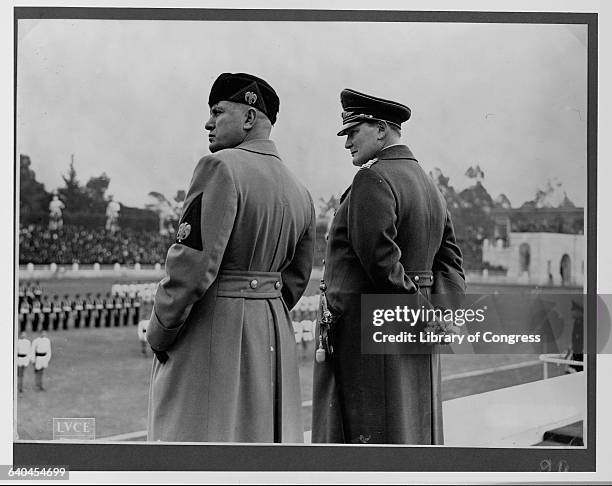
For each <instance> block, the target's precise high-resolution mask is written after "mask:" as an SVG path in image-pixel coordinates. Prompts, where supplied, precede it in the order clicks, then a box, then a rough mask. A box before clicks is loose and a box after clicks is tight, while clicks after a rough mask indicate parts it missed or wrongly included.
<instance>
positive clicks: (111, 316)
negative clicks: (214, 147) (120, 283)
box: [104, 292, 115, 327]
mask: <svg viewBox="0 0 612 486" xmlns="http://www.w3.org/2000/svg"><path fill="white" fill-rule="evenodd" d="M104 306H105V307H106V327H114V325H115V301H114V300H113V296H112V295H111V293H110V292H107V293H106V299H105V300H104Z"/></svg>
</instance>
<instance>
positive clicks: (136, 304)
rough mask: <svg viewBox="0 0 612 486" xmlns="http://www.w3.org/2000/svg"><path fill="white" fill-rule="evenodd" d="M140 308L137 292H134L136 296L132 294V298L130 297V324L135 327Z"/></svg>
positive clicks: (138, 320) (138, 319) (138, 318)
mask: <svg viewBox="0 0 612 486" xmlns="http://www.w3.org/2000/svg"><path fill="white" fill-rule="evenodd" d="M140 306H141V302H140V297H139V295H138V292H136V294H134V296H133V297H132V309H133V311H132V323H133V324H134V325H135V326H137V325H138V323H139V322H140ZM147 317H148V316H147Z"/></svg>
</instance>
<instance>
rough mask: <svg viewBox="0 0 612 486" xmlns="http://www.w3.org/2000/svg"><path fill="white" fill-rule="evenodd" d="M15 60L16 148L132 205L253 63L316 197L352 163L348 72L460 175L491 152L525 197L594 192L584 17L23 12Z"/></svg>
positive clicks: (424, 157)
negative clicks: (554, 21) (363, 18)
mask: <svg viewBox="0 0 612 486" xmlns="http://www.w3.org/2000/svg"><path fill="white" fill-rule="evenodd" d="M17 69H18V73H17V82H18V86H17V153H18V154H27V155H29V156H30V157H31V160H32V167H33V169H34V170H35V171H36V174H37V178H38V179H39V180H40V181H42V182H44V183H45V186H46V189H47V190H52V189H55V188H57V187H60V186H62V184H63V183H62V179H61V173H66V172H67V170H68V165H69V163H70V155H71V154H74V157H75V167H76V170H77V174H78V176H79V179H80V180H81V182H82V183H83V184H84V183H85V182H86V181H87V180H88V179H89V177H92V176H97V175H100V174H101V173H102V172H106V173H107V174H108V175H109V177H110V178H111V185H110V188H109V193H110V194H113V195H114V196H115V197H116V199H118V200H119V201H121V202H122V203H124V204H127V205H131V206H142V205H143V204H145V203H146V202H151V200H150V198H149V197H148V196H147V194H148V193H149V192H150V191H159V192H162V193H165V194H166V195H167V196H169V197H170V196H173V195H174V194H175V193H176V191H177V190H178V189H186V188H187V187H186V186H187V184H188V183H189V180H190V178H191V174H192V171H193V168H194V167H195V164H196V163H197V161H198V160H199V158H201V157H202V156H203V155H206V154H207V153H209V152H208V148H207V147H208V139H207V136H206V132H205V130H204V123H205V122H206V120H207V118H208V105H207V99H208V92H209V89H210V86H211V84H212V82H213V81H214V79H215V78H216V77H217V76H218V75H219V74H220V73H221V72H228V71H229V72H239V71H242V72H249V73H253V74H256V75H258V76H261V77H263V78H264V79H266V80H267V81H268V82H269V83H270V84H271V85H272V86H273V87H274V88H275V89H276V91H277V93H278V94H279V97H280V99H281V106H280V114H279V117H278V122H277V124H276V126H275V127H274V129H273V132H272V138H273V139H274V140H275V141H276V143H277V146H278V148H279V151H280V153H281V155H282V157H283V159H284V161H285V163H286V164H287V166H288V167H289V168H290V169H291V170H292V171H293V172H294V173H295V174H296V175H297V176H298V177H299V178H300V179H301V180H302V181H303V182H304V184H305V185H306V186H307V187H308V189H309V190H310V191H311V193H312V195H313V197H314V198H315V200H317V199H318V198H319V197H325V198H328V197H329V196H331V195H332V194H338V193H341V192H342V191H343V190H344V189H345V188H346V187H347V186H348V185H349V184H350V182H351V179H352V177H353V175H354V171H355V169H354V167H353V166H352V165H351V161H350V156H349V154H348V152H347V151H346V150H345V149H344V138H341V137H337V136H336V132H337V130H338V127H339V126H340V122H341V119H340V112H341V106H340V103H339V96H340V91H341V90H342V89H343V88H347V87H350V88H353V89H356V90H359V91H365V92H367V93H370V94H373V95H376V96H380V97H384V98H390V99H393V100H397V101H400V102H402V103H405V104H407V105H408V106H410V107H411V109H412V118H411V119H410V121H409V122H407V123H406V124H404V129H403V134H402V138H403V141H404V142H405V143H406V144H407V145H409V146H410V147H411V149H412V150H413V152H414V154H415V156H416V157H417V159H419V161H420V162H421V164H422V165H423V167H424V168H425V169H426V170H427V171H430V170H432V169H433V168H434V167H439V168H440V169H441V170H442V171H443V173H444V174H446V175H447V176H450V183H451V184H452V185H454V186H455V188H456V189H463V188H464V187H466V186H467V185H468V184H469V180H468V179H467V178H466V177H465V176H464V174H465V171H466V169H467V168H468V167H469V166H470V165H475V164H479V165H480V167H481V168H482V169H483V171H484V173H485V180H484V184H485V187H486V188H487V189H488V190H489V192H490V193H491V195H492V196H493V197H496V196H497V195H499V194H500V193H505V194H506V195H507V196H508V197H509V199H510V201H511V202H512V204H513V206H520V205H521V204H522V203H523V202H524V201H526V200H529V199H533V197H534V194H535V192H536V190H537V189H538V188H539V187H544V185H545V182H546V180H547V179H553V178H555V179H558V180H559V181H561V182H562V183H563V186H564V189H565V190H566V191H567V194H568V196H569V197H570V199H571V200H573V201H574V203H576V204H577V205H580V206H582V205H584V204H585V201H586V146H587V144H586V128H587V127H586V102H587V77H586V71H587V51H586V26H584V27H583V26H563V25H529V24H525V25H515V24H508V25H503V24H454V23H445V24H438V23H356V22H346V23H316V22H308V23H306V22H177V21H147V20H142V21H131V20H130V21H116V20H41V21H37V20H27V21H25V20H20V21H19V41H18V67H17Z"/></svg>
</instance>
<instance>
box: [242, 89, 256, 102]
mask: <svg viewBox="0 0 612 486" xmlns="http://www.w3.org/2000/svg"><path fill="white" fill-rule="evenodd" d="M244 101H246V102H247V103H248V104H249V105H254V104H255V103H257V95H256V94H255V93H253V92H252V91H247V92H246V93H245V94H244Z"/></svg>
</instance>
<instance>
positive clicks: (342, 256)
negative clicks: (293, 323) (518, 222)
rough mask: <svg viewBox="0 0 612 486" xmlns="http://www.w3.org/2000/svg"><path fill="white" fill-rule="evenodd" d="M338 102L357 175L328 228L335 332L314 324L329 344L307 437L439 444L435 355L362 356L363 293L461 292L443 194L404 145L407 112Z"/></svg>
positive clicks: (387, 105)
mask: <svg viewBox="0 0 612 486" xmlns="http://www.w3.org/2000/svg"><path fill="white" fill-rule="evenodd" d="M341 102H342V107H343V109H344V111H343V113H342V121H343V126H342V129H341V130H340V132H339V133H338V135H339V136H346V143H345V145H344V146H345V148H346V149H347V150H349V151H350V153H351V156H352V161H353V165H355V166H358V167H359V168H360V170H358V171H357V173H356V174H355V177H354V179H353V183H352V185H351V186H350V187H349V188H348V189H347V190H346V191H345V192H344V194H343V195H342V197H341V199H340V207H339V208H338V211H337V213H336V215H335V217H334V219H333V222H332V225H331V228H330V232H329V240H328V245H327V252H326V257H325V272H324V278H323V280H324V284H323V286H322V290H325V296H326V304H327V308H328V310H329V311H330V312H331V324H330V327H331V329H330V330H329V332H327V329H323V330H322V329H321V326H319V328H318V333H319V336H320V337H321V342H322V343H323V342H327V344H328V345H327V346H321V349H320V350H319V351H318V353H317V354H318V356H317V358H318V359H317V360H316V362H315V369H314V384H313V387H314V389H313V431H312V441H313V442H340V443H367V444H440V443H442V441H443V437H442V402H441V394H440V369H439V355H438V354H437V353H430V354H412V355H411V354H404V355H391V354H388V355H368V354H362V353H361V329H360V327H361V320H360V306H361V295H362V294H373V293H393V294H397V293H400V294H402V293H404V294H414V293H417V292H420V293H421V294H422V295H423V296H425V298H428V299H429V298H430V296H431V294H432V293H456V294H463V293H464V292H465V277H464V272H463V269H462V256H461V251H460V250H459V247H458V246H457V244H456V242H455V235H454V230H453V225H452V222H451V219H450V214H449V212H448V209H447V207H446V202H445V200H444V197H443V196H442V194H441V193H440V192H439V191H438V189H437V188H436V186H435V184H434V182H433V180H432V179H431V178H430V177H428V176H427V174H426V173H425V172H424V170H423V169H422V168H421V166H420V165H419V163H418V161H417V160H416V159H415V157H414V155H413V154H412V152H411V151H410V149H409V148H408V147H407V146H405V145H402V144H401V143H400V137H401V125H402V123H404V122H406V121H407V120H408V119H409V118H410V115H411V112H410V109H409V108H408V107H407V106H405V105H403V104H401V103H397V102H394V101H389V100H385V99H382V98H377V97H374V96H370V95H367V94H363V93H359V92H357V91H354V90H350V89H345V90H343V91H342V93H341ZM324 327H325V323H324ZM322 331H323V332H322ZM325 348H327V349H325Z"/></svg>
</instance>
